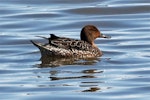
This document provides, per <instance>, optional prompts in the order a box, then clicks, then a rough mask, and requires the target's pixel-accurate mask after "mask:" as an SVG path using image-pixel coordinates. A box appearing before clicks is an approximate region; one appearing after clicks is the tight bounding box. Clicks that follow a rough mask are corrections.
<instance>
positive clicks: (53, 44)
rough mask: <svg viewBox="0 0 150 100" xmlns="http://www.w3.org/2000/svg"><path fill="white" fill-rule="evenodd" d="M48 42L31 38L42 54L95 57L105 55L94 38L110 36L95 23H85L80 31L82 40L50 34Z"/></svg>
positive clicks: (65, 56)
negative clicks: (102, 31) (103, 32)
mask: <svg viewBox="0 0 150 100" xmlns="http://www.w3.org/2000/svg"><path fill="white" fill-rule="evenodd" d="M43 38H45V39H47V41H48V42H47V43H44V44H43V43H40V42H35V41H33V40H31V42H32V43H33V45H35V46H36V47H37V48H39V50H40V51H41V55H42V56H48V57H60V58H71V57H77V58H93V57H100V56H102V55H103V53H102V51H101V50H100V49H99V48H98V47H97V46H96V44H95V43H94V40H95V39H97V38H110V36H106V35H104V34H102V33H101V32H100V31H99V30H98V28H97V27H96V26H94V25H85V26H84V27H83V28H82V29H81V32H80V40H79V39H73V38H67V37H59V36H56V35H55V34H50V37H49V38H46V37H43Z"/></svg>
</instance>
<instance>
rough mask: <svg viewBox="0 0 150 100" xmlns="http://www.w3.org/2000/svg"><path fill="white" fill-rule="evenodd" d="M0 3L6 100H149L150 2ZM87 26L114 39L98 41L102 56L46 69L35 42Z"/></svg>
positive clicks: (0, 65) (0, 69) (73, 34)
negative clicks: (32, 41) (97, 29)
mask: <svg viewBox="0 0 150 100" xmlns="http://www.w3.org/2000/svg"><path fill="white" fill-rule="evenodd" d="M0 1H1V3H0V14H1V16H0V39H1V41H0V76H1V77H0V80H1V81H0V99H1V100H37V99H44V100H50V99H51V100H53V99H54V100H66V99H72V100H77V99H78V100H83V99H88V100H89V99H91V100H127V99H131V100H133V99H136V100H149V97H150V53H149V52H150V42H149V40H150V34H149V32H150V27H149V26H150V12H149V11H150V1H149V0H125V1H124V0H100V1H99V0H88V1H87V0H75V1H70V0H42V1H41V0H0ZM86 24H94V25H96V26H97V27H98V28H99V29H100V30H101V32H102V33H104V34H107V35H110V36H111V37H112V38H111V39H97V40H96V41H95V42H96V44H97V45H98V47H99V48H100V49H101V50H102V51H103V53H104V55H103V56H102V57H100V58H97V59H92V60H87V61H84V60H80V61H72V60H70V61H68V63H61V61H56V64H57V65H47V64H45V63H44V64H43V61H41V60H40V57H41V55H40V52H39V50H38V49H37V48H36V47H34V46H33V45H32V44H31V43H30V40H31V39H32V40H40V41H42V39H40V38H39V37H36V36H49V34H50V33H55V34H56V35H58V36H65V37H70V38H76V39H79V34H80V30H81V28H82V27H83V26H84V25H86ZM44 61H45V60H44ZM46 63H47V62H46Z"/></svg>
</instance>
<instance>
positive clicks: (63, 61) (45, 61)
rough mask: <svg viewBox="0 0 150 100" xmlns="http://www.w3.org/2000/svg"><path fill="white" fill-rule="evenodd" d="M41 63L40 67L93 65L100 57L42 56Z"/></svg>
mask: <svg viewBox="0 0 150 100" xmlns="http://www.w3.org/2000/svg"><path fill="white" fill-rule="evenodd" d="M40 60H41V64H39V67H41V68H42V67H57V66H61V65H93V64H95V63H96V62H98V61H100V59H99V58H88V59H78V58H60V57H49V56H41V59H40Z"/></svg>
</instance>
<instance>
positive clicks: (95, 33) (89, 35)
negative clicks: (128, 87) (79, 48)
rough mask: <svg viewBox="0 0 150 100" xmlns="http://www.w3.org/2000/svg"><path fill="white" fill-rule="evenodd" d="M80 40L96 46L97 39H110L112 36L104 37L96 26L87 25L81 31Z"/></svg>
mask: <svg viewBox="0 0 150 100" xmlns="http://www.w3.org/2000/svg"><path fill="white" fill-rule="evenodd" d="M80 38H81V40H83V41H86V42H88V43H90V44H91V45H92V46H95V44H94V40H95V39H96V38H110V36H106V35H103V34H102V33H101V32H100V31H99V30H98V29H97V28H96V27H95V26H94V25H86V26H84V27H83V28H82V30H81V34H80Z"/></svg>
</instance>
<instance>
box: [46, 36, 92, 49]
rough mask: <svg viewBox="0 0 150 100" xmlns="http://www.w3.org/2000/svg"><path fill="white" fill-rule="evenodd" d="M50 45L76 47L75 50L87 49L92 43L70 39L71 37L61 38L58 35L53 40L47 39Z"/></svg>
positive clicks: (64, 47)
mask: <svg viewBox="0 0 150 100" xmlns="http://www.w3.org/2000/svg"><path fill="white" fill-rule="evenodd" d="M49 43H50V45H53V46H55V47H59V48H63V49H71V50H72V49H77V50H86V51H87V50H89V49H91V48H92V45H91V44H89V43H87V42H85V41H82V40H77V39H71V38H63V37H59V38H57V39H54V40H50V41H49Z"/></svg>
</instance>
